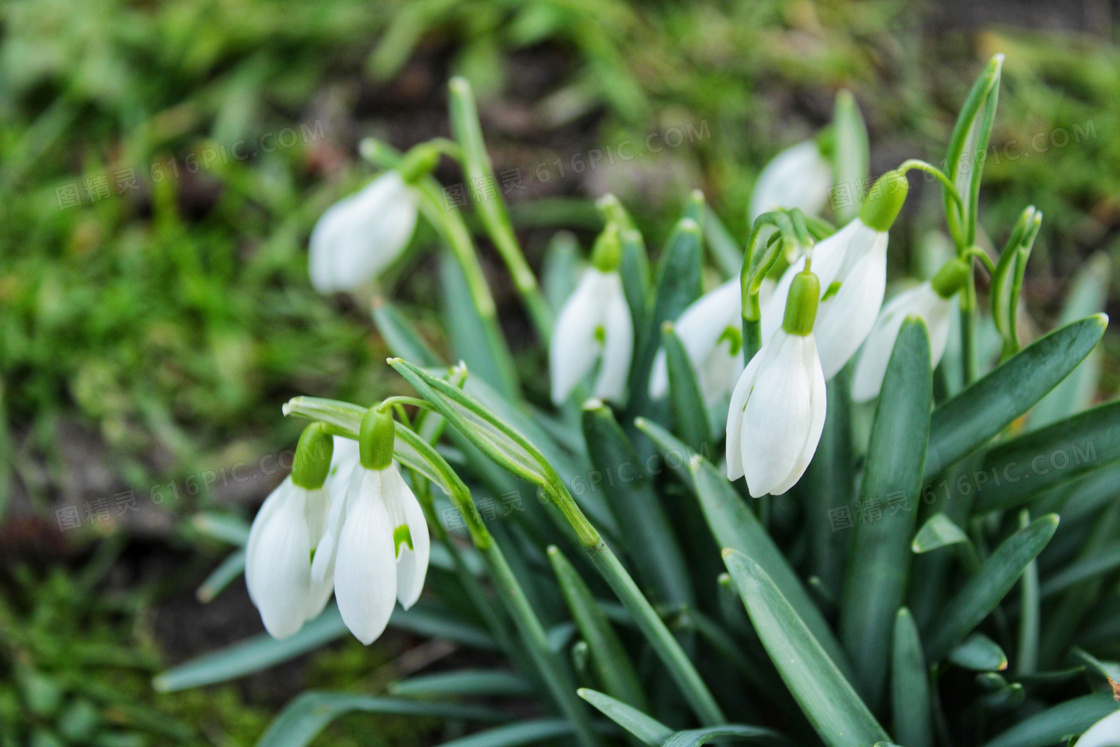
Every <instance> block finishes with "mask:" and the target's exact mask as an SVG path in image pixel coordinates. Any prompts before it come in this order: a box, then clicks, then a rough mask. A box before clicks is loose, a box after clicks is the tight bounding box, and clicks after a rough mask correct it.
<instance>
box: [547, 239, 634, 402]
mask: <svg viewBox="0 0 1120 747" xmlns="http://www.w3.org/2000/svg"><path fill="white" fill-rule="evenodd" d="M620 251H621V249H620V248H619V247H618V234H617V227H615V226H613V224H612V226H610V227H608V229H607V230H606V231H604V233H603V236H601V237H600V239H599V241H598V243H597V245H596V248H595V253H594V255H593V258H592V266H591V267H588V268H587V269H586V270H584V271H583V275H582V276H581V277H580V279H579V283H578V284H577V285H576V289H575V291H573V292H572V295H571V296H569V297H568V300H567V301H566V302H565V303H564V308H563V309H561V310H560V316H559V317H557V319H556V325H555V327H553V330H552V340H551V341H550V344H549V349H548V367H549V373H550V374H551V377H552V402H553V403H554V404H557V405H559V404H562V403H563V402H564V401H565V400H566V399H567V398H568V395H570V394H571V393H572V390H573V389H575V388H576V386H577V385H578V384H579V383H580V381H582V380H583V378H584V377H585V376H587V374H589V373H590V372H591V369H592V368H594V366H595V362H596V361H599V375H598V377H596V379H595V386H594V388H593V394H594V395H595V396H596V397H598V398H600V399H605V400H615V401H617V400H619V399H621V398H622V396H623V394H625V392H626V379H627V376H628V375H629V373H630V359H631V357H632V356H633V353H634V323H633V321H632V319H631V317H630V307H629V306H627V304H626V294H625V293H624V292H623V289H622V277H621V276H620V275H619V274H618V259H619V253H620Z"/></svg>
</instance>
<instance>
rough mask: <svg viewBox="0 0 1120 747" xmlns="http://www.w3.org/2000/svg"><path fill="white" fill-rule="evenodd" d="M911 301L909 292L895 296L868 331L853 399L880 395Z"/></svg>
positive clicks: (853, 384) (853, 380) (853, 389)
mask: <svg viewBox="0 0 1120 747" xmlns="http://www.w3.org/2000/svg"><path fill="white" fill-rule="evenodd" d="M909 305H910V299H909V298H907V297H906V293H903V294H900V295H898V296H896V297H894V298H892V299H891V300H890V302H888V303H887V305H886V306H884V307H883V311H882V312H881V313H880V314H879V318H878V319H877V320H876V321H875V326H874V327H872V328H871V332H870V333H869V334H868V335H867V340H866V341H864V343H863V350H862V351H861V352H860V354H859V359H858V360H857V361H856V367H855V373H854V374H853V376H852V399H853V400H855V401H856V402H867V401H869V400H872V399H874V398H875V397H878V396H879V389H880V388H881V387H882V385H883V376H884V375H886V372H887V364H888V363H889V362H890V359H891V352H892V351H893V350H894V342H895V340H896V339H898V332H899V330H900V329H902V322H903V321H904V320H905V319H906V314H907V308H908V307H909Z"/></svg>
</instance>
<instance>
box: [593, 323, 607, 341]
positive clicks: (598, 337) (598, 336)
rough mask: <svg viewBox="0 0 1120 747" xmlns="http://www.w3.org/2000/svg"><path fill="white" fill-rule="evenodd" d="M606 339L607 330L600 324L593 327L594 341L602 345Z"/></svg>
mask: <svg viewBox="0 0 1120 747" xmlns="http://www.w3.org/2000/svg"><path fill="white" fill-rule="evenodd" d="M606 341H607V330H606V327H604V326H603V325H602V324H600V325H599V326H598V327H596V328H595V342H597V343H599V344H600V345H602V344H603V343H604V342H606Z"/></svg>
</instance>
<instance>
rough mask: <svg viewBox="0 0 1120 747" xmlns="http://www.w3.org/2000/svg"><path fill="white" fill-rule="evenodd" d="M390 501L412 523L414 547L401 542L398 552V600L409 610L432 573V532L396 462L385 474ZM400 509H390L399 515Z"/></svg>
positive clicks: (391, 512) (384, 484) (410, 534)
mask: <svg viewBox="0 0 1120 747" xmlns="http://www.w3.org/2000/svg"><path fill="white" fill-rule="evenodd" d="M382 488H383V489H384V491H385V501H386V504H387V505H391V504H396V505H397V506H398V507H399V509H400V513H401V514H402V515H403V517H404V523H405V525H407V526H408V533H409V536H410V537H411V539H412V547H411V548H410V547H409V546H408V545H407V544H404V545H401V548H400V555H398V556H397V600H398V601H399V602H400V603H401V606H402V607H404V608H405V609H406V610H407V609H408V608H410V607H412V605H414V604H416V600H418V599H419V598H420V594H421V592H423V591H424V579H425V577H426V576H427V573H428V559H429V557H430V556H431V547H432V543H431V537H430V536H429V535H428V522H427V521H426V520H425V519H424V511H423V509H421V508H420V503H419V501H417V500H416V496H415V494H413V492H412V490H411V489H410V488H409V487H408V484H407V483H405V481H404V478H402V477H401V475H400V472H399V471H397V468H396V466H395V465H394V466H393V467H390V468H389V469H387V470H385V473H384V474H383V477H382ZM396 513H397V512H396V511H390V515H392V516H394V519H393V521H394V522H395V521H397V519H396V518H395V514H396Z"/></svg>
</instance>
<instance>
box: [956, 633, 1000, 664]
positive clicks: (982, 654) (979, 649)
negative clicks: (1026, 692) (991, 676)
mask: <svg viewBox="0 0 1120 747" xmlns="http://www.w3.org/2000/svg"><path fill="white" fill-rule="evenodd" d="M949 661H951V662H952V663H954V664H956V665H957V666H958V667H961V668H962V669H971V670H972V671H974V672H1002V671H1003V670H1005V669H1007V655H1006V654H1005V653H1003V649H1002V648H1000V647H999V644H997V643H996V642H995V641H993V640H992V639H991V638H989V637H988V636H986V635H984V634H983V633H973V634H972V635H970V636H969V637H968V638H966V639H965V640H964V643H961V644H960V645H958V646H957V647H956V648H954V649H953V650H952V651H951V652H950V653H949Z"/></svg>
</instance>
